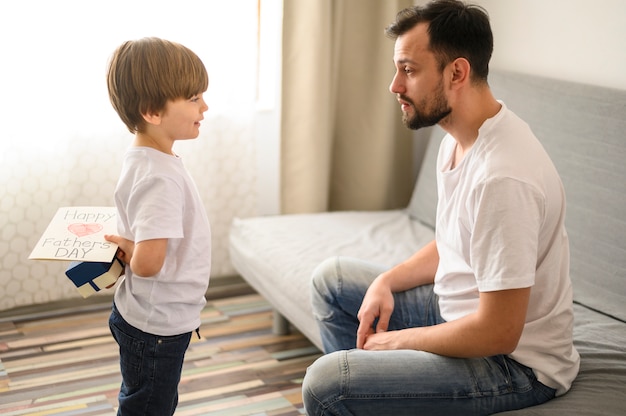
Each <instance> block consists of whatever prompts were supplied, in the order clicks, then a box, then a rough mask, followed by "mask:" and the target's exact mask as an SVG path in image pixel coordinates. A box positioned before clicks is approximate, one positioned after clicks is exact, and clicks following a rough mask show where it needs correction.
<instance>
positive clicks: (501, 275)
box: [435, 103, 580, 395]
mask: <svg viewBox="0 0 626 416" xmlns="http://www.w3.org/2000/svg"><path fill="white" fill-rule="evenodd" d="M501 104H502V108H501V110H500V111H499V112H498V114H497V115H496V116H494V117H493V118H491V119H489V120H487V121H485V123H484V124H483V125H482V126H481V128H480V129H479V133H478V138H477V140H476V142H475V143H474V145H473V147H472V149H471V150H470V151H469V152H468V153H467V154H466V155H465V157H464V158H463V160H462V161H461V163H459V164H458V165H457V166H456V167H455V168H454V169H451V166H452V160H453V159H452V158H453V155H454V150H455V147H456V141H455V140H454V138H453V137H452V136H450V135H446V137H445V138H444V140H443V142H442V144H441V147H440V150H439V156H438V160H437V186H438V197H439V201H438V205H437V223H436V240H437V249H438V251H439V256H440V261H439V268H438V270H437V274H436V276H435V292H436V293H437V295H438V296H439V305H440V309H441V315H442V317H443V318H444V319H445V320H447V321H451V320H455V319H458V318H461V317H463V316H465V315H468V314H470V313H473V312H475V311H476V310H477V309H478V297H479V292H489V291H497V290H505V289H517V288H525V287H532V289H531V294H530V301H529V305H528V313H527V315H526V324H525V326H524V330H523V333H522V336H521V339H520V341H519V344H518V346H517V348H516V349H515V351H514V352H513V353H512V354H510V356H511V358H513V359H515V360H516V361H518V362H520V363H522V364H524V365H526V366H528V367H530V368H532V369H533V370H534V371H535V374H536V375H537V378H538V380H539V381H541V382H542V383H543V384H545V385H547V386H550V387H552V388H555V389H556V390H557V395H560V394H563V393H565V392H566V391H567V390H568V389H569V388H570V386H571V383H572V381H573V380H574V378H575V377H576V374H577V373H578V368H579V362H580V358H579V355H578V352H577V351H576V349H575V348H574V346H573V341H572V329H573V310H572V287H571V281H570V277H569V243H568V237H567V232H566V230H565V226H564V219H565V193H564V190H563V185H562V183H561V180H560V177H559V175H558V173H557V171H556V169H555V167H554V165H553V163H552V161H551V160H550V158H549V156H548V155H547V153H546V152H545V150H544V148H543V147H542V145H541V144H540V143H539V141H538V140H537V139H536V138H535V136H534V134H533V133H532V131H531V130H530V128H529V126H528V125H527V124H526V123H525V122H524V121H522V120H521V119H520V118H519V117H517V116H516V115H515V114H514V113H513V112H511V111H510V110H508V109H507V107H506V106H505V105H504V104H503V103H501Z"/></svg>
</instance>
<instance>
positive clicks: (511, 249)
mask: <svg viewBox="0 0 626 416" xmlns="http://www.w3.org/2000/svg"><path fill="white" fill-rule="evenodd" d="M386 32H387V35H388V36H390V37H391V38H393V39H395V48H394V63H395V66H396V74H395V76H394V79H393V81H392V83H391V86H390V91H391V92H392V93H394V94H395V95H396V96H397V98H398V102H399V103H400V106H401V108H402V113H403V120H404V122H405V124H406V125H407V126H408V127H409V128H411V129H418V128H420V127H425V126H431V125H434V124H439V125H440V126H441V127H442V128H443V129H444V130H445V131H446V132H447V135H446V137H445V138H444V140H443V142H442V144H441V147H440V150H439V156H438V160H437V184H438V185H437V186H438V198H439V200H438V205H437V222H436V230H435V240H434V241H432V242H431V243H429V244H427V245H426V246H425V247H423V248H422V249H421V250H419V251H418V252H416V253H415V254H414V255H413V256H412V257H410V258H409V259H407V260H406V261H405V262H403V263H401V264H399V265H397V266H395V267H393V268H392V269H390V270H385V269H382V268H381V267H380V266H379V265H375V264H370V263H367V262H365V261H362V260H357V259H350V258H343V257H342V258H332V259H328V260H326V261H325V262H323V263H322V264H321V265H320V266H319V267H318V268H317V269H316V270H315V272H314V276H313V307H314V313H315V316H316V318H317V319H318V321H319V325H320V331H321V335H322V340H323V343H324V349H325V352H327V353H328V354H327V355H325V356H323V357H321V358H320V359H318V360H317V361H316V362H315V363H314V364H313V365H312V366H311V367H310V368H309V369H308V371H307V374H306V377H305V380H304V384H303V399H304V404H305V408H306V410H307V413H308V414H309V415H365V414H371V415H394V416H398V415H418V414H419V415H487V414H492V413H497V412H503V411H507V410H513V409H520V408H524V407H528V406H533V405H537V404H540V403H543V402H546V401H548V400H550V399H551V398H553V397H554V396H555V395H561V394H563V393H565V392H566V391H567V390H568V389H569V388H570V386H571V383H572V381H573V379H574V378H575V376H576V374H577V372H578V367H579V356H578V353H577V352H576V350H575V349H574V347H573V343H572V324H573V312H572V289H571V282H570V278H569V243H568V239H567V233H566V230H565V227H564V218H565V195H564V191H563V186H562V183H561V180H560V178H559V175H558V173H557V171H556V169H555V168H554V166H553V164H552V162H551V160H550V158H549V157H548V155H547V154H546V152H545V150H544V149H543V147H542V146H541V144H540V143H539V141H538V140H537V139H536V138H535V136H534V135H533V133H532V132H531V130H530V128H529V127H528V125H527V124H526V123H524V122H523V121H522V120H521V119H519V118H518V117H517V116H516V115H515V114H514V113H512V112H511V111H510V110H509V109H508V108H507V107H506V105H505V103H502V102H500V101H497V100H496V99H495V98H494V96H493V95H492V93H491V91H490V89H489V85H488V83H487V75H488V71H489V67H488V65H489V60H490V58H491V53H492V50H493V37H492V33H491V28H490V24H489V18H488V16H487V14H486V12H484V11H483V10H482V9H481V8H479V7H476V6H472V5H466V4H464V3H462V2H460V1H456V0H440V1H433V2H431V3H429V4H428V5H426V6H424V7H419V6H417V7H412V8H409V9H405V10H403V11H401V12H400V13H399V14H398V16H397V18H396V21H395V22H394V23H392V24H391V25H390V26H389V27H388V28H387V30H386ZM355 347H356V348H355Z"/></svg>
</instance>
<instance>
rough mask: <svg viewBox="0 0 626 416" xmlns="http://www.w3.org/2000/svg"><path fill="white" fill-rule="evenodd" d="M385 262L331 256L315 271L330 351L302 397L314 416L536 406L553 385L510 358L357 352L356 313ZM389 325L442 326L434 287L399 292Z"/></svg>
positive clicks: (317, 306) (316, 300)
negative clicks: (439, 324) (539, 379)
mask: <svg viewBox="0 0 626 416" xmlns="http://www.w3.org/2000/svg"><path fill="white" fill-rule="evenodd" d="M385 269H386V268H385V267H383V266H380V265H376V264H372V263H367V262H364V261H361V260H356V259H350V258H345V257H341V258H332V259H328V260H326V261H325V262H323V263H322V264H321V265H320V266H318V267H317V268H316V270H315V272H314V273H313V299H312V301H313V311H314V314H315V317H316V319H317V320H318V322H319V326H320V332H321V336H322V340H323V345H324V350H325V352H327V353H328V354H326V355H324V356H323V357H320V358H319V359H318V360H317V361H316V362H315V363H313V364H312V365H311V366H310V367H309V368H308V370H307V373H306V376H305V378H304V383H303V388H302V395H303V400H304V406H305V409H306V411H307V414H308V415H309V416H317V415H377V416H384V415H393V416H403V415H445V416H450V415H463V416H466V415H489V414H492V413H497V412H504V411H506V410H514V409H520V408H524V407H529V406H534V405H537V404H540V403H543V402H546V401H548V400H550V399H552V398H553V397H554V395H555V390H554V389H552V388H550V387H547V386H545V385H543V384H541V383H540V382H538V381H537V379H536V377H535V374H534V373H533V371H532V370H531V369H530V368H528V367H526V366H523V365H521V364H520V363H518V362H516V361H515V360H512V359H510V358H509V357H507V356H504V355H498V356H494V357H484V358H472V359H462V358H450V357H444V356H440V355H437V354H431V353H427V352H423V351H414V350H393V351H365V350H359V349H354V347H355V345H356V330H357V328H358V324H359V323H358V320H357V318H356V316H357V312H358V310H359V308H360V306H361V301H362V300H363V296H364V295H365V291H366V290H367V288H368V287H369V285H370V283H371V282H372V280H373V279H374V278H375V277H376V276H378V275H379V274H380V273H382V272H383V271H385ZM394 298H395V308H394V312H393V314H392V316H391V321H390V323H389V330H398V329H402V328H408V327H417V326H427V325H435V324H437V323H442V322H444V320H443V319H442V318H441V316H440V313H439V307H438V302H437V296H436V295H435V294H434V292H433V289H432V286H431V285H429V286H422V287H418V288H415V289H412V290H409V291H406V292H402V293H396V294H395V295H394Z"/></svg>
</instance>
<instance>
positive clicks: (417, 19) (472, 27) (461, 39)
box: [385, 0, 493, 82]
mask: <svg viewBox="0 0 626 416" xmlns="http://www.w3.org/2000/svg"><path fill="white" fill-rule="evenodd" d="M418 23H428V34H429V36H430V42H429V47H430V50H431V51H432V52H433V53H434V54H435V56H436V57H437V60H438V62H439V66H440V69H442V70H443V68H444V67H445V66H446V65H447V64H448V63H450V62H452V61H453V60H455V59H457V58H465V59H467V60H468V62H469V63H470V66H471V68H472V74H473V79H474V80H475V81H477V80H482V81H485V82H486V81H487V76H488V75H489V60H490V59H491V53H492V52H493V34H492V32H491V25H490V24H489V16H488V14H487V12H486V11H485V9H483V8H482V7H480V6H477V5H472V4H465V3H463V2H462V1H458V0H434V1H431V2H430V3H428V4H427V5H425V6H414V7H409V8H406V9H404V10H401V11H400V12H399V13H398V14H397V16H396V20H395V22H393V23H391V24H390V25H389V26H388V27H387V28H386V29H385V34H386V35H387V36H389V37H390V38H392V39H397V38H398V37H399V36H401V35H403V34H405V33H406V32H408V31H409V30H411V29H412V28H413V27H415V25H417V24H418Z"/></svg>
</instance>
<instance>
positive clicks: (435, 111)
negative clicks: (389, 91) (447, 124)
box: [400, 85, 452, 130]
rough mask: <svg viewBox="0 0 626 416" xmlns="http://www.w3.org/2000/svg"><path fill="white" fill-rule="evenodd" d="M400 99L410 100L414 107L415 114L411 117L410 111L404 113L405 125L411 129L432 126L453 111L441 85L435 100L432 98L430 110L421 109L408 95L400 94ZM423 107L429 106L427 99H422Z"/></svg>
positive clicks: (403, 120)
mask: <svg viewBox="0 0 626 416" xmlns="http://www.w3.org/2000/svg"><path fill="white" fill-rule="evenodd" d="M400 99H401V100H403V101H406V102H408V103H409V104H410V105H411V108H412V109H413V112H414V114H413V116H412V117H409V114H408V113H406V112H405V113H403V114H402V122H403V123H404V125H405V126H407V127H408V128H410V129H411V130H417V129H421V128H422V127H430V126H434V125H435V124H437V123H439V122H440V121H441V120H442V119H443V118H444V117H446V116H447V115H448V114H450V113H451V112H452V109H451V108H450V107H449V106H448V101H447V100H446V98H445V96H444V95H443V88H442V86H441V85H440V86H439V89H438V91H437V93H436V94H435V98H434V100H432V102H431V104H432V106H431V109H430V111H427V110H424V111H421V112H420V111H419V110H418V109H417V107H416V106H415V103H413V101H412V100H411V99H409V98H408V97H406V96H403V95H400ZM421 104H422V105H421V107H422V108H426V107H427V100H422V103H421Z"/></svg>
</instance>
